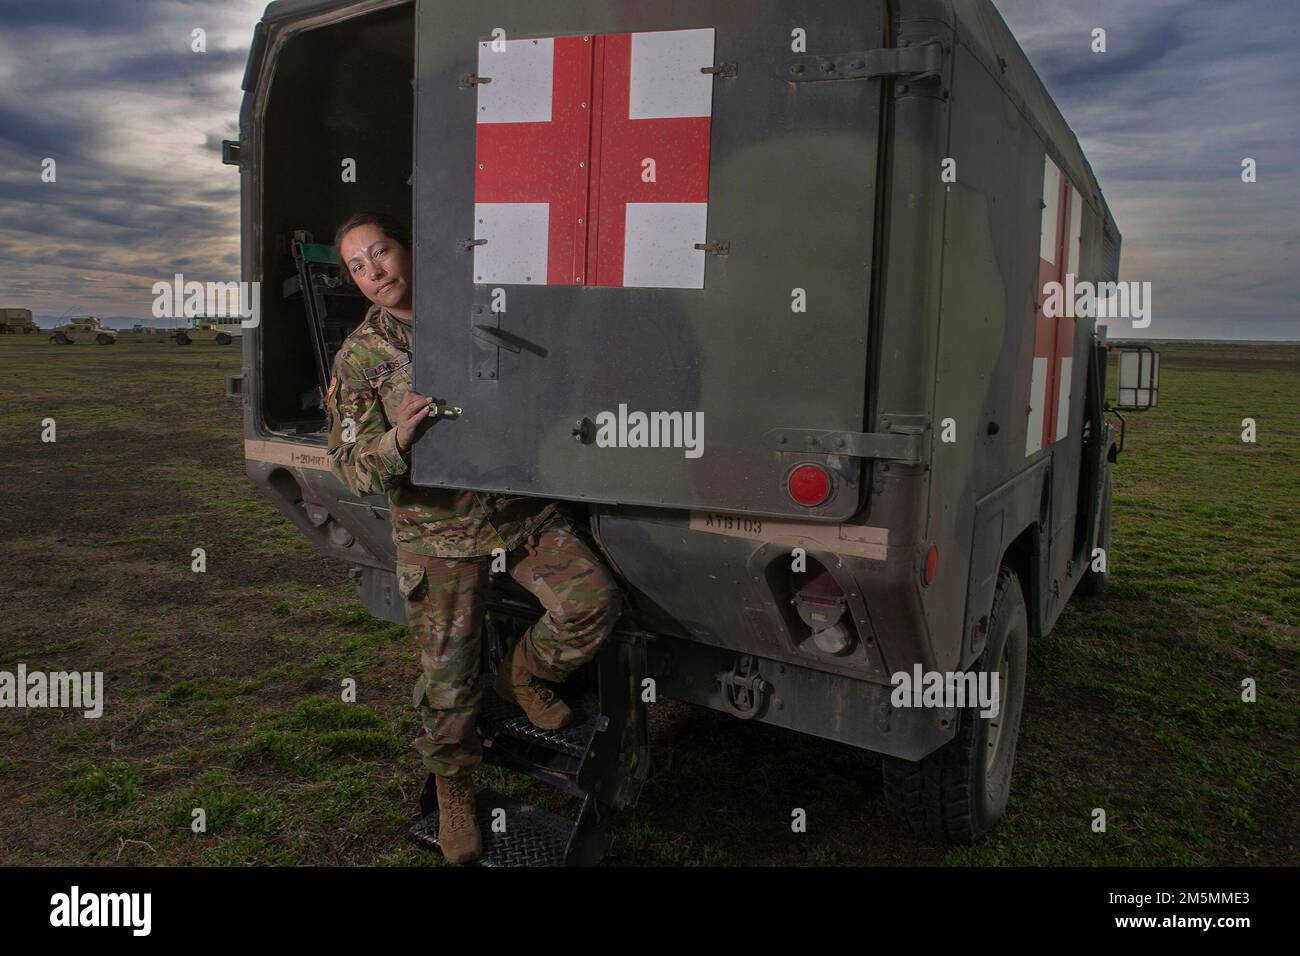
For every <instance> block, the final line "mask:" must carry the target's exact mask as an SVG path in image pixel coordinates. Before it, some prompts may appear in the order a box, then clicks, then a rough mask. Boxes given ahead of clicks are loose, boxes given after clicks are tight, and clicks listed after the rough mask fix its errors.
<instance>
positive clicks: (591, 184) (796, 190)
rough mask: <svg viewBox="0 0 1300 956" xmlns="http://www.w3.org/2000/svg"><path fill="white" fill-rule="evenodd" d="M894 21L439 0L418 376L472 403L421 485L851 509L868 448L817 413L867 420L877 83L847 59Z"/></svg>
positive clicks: (423, 79)
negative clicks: (847, 448) (818, 434)
mask: <svg viewBox="0 0 1300 956" xmlns="http://www.w3.org/2000/svg"><path fill="white" fill-rule="evenodd" d="M883 33H884V20H883V10H882V8H881V6H880V4H878V3H873V2H866V3H863V2H851V0H838V2H824V0H799V2H795V0H790V2H767V3H761V4H759V3H738V2H736V0H690V2H678V0H670V2H656V3H653V4H648V3H632V2H608V0H600V2H597V0H561V2H548V3H543V4H521V3H512V2H505V0H481V2H476V3H475V4H472V5H470V4H464V3H459V2H450V0H419V3H418V7H417V17H416V34H417V81H416V134H415V139H416V162H415V193H414V206H415V215H414V227H415V259H416V263H415V289H416V299H415V305H416V362H415V365H416V372H415V387H416V388H417V390H419V391H420V392H423V393H425V394H432V395H434V396H436V397H438V398H440V399H444V400H446V401H447V402H449V403H450V404H452V405H457V406H460V407H461V408H462V410H463V411H462V414H461V416H460V417H459V418H457V419H454V420H453V419H443V420H440V421H438V422H436V423H435V424H434V425H433V426H432V427H430V428H429V429H428V431H427V432H426V433H425V434H423V435H422V436H421V437H420V439H419V440H418V441H417V442H416V445H415V452H414V465H413V475H414V481H415V482H416V483H417V484H421V485H431V486H442V487H461V488H475V489H481V490H488V491H499V492H510V493H518V494H529V495H537V496H541V497H553V498H567V499H574V500H590V501H603V502H619V503H629V504H641V505H652V506H661V507H671V508H681V509H700V510H718V511H733V512H750V513H755V514H767V515H778V516H780V515H798V516H801V517H805V518H823V519H827V520H832V519H834V520H842V519H844V518H846V517H848V516H849V515H851V514H852V513H853V512H854V511H855V510H856V509H857V507H858V504H859V499H860V494H861V485H862V467H863V460H862V459H861V458H854V457H848V456H846V455H843V454H838V455H837V454H833V453H831V452H833V451H834V447H831V446H832V445H833V444H834V443H833V442H832V441H827V442H825V443H824V444H822V445H816V444H810V436H809V434H808V432H807V430H828V431H831V432H836V431H838V432H844V433H852V432H860V431H862V429H863V418H864V408H865V400H866V394H865V389H866V382H867V367H868V355H867V349H868V342H869V340H870V337H869V335H868V327H869V322H870V316H869V315H868V302H869V298H870V297H869V290H870V288H871V280H872V276H871V265H872V238H873V222H874V202H875V193H876V155H877V141H878V136H879V126H880V101H881V82H882V81H881V80H880V79H879V78H865V77H864V78H856V79H844V78H840V77H841V75H842V72H843V71H849V72H852V71H853V70H855V69H860V68H861V67H862V58H863V56H862V55H864V54H865V53H866V52H867V51H872V50H876V49H878V48H880V47H881V46H882V45H883ZM816 54H829V55H833V59H832V60H829V61H828V60H825V59H818V58H817V56H816ZM828 62H829V63H830V64H831V65H830V67H829V69H828V67H827V63H828ZM837 71H840V72H839V73H837ZM782 429H784V430H786V431H779V430H782ZM823 437H825V436H823ZM832 438H833V436H832ZM841 447H843V446H841ZM787 449H788V450H787ZM807 464H812V465H814V466H815V470H814V471H811V472H810V471H808V470H807V469H806V468H804V469H803V470H800V466H801V465H807ZM818 472H821V473H824V474H825V476H826V477H828V478H829V482H828V483H827V487H826V488H825V489H824V491H825V495H824V497H823V498H820V499H819V498H818V495H819V493H820V491H821V490H822V489H820V488H819V484H820V482H821V480H822V479H821V478H819V477H818ZM792 480H793V481H794V483H795V493H792V491H791V488H790V483H791V481H792ZM796 494H797V495H798V496H800V497H803V498H804V499H805V501H810V500H811V501H814V502H815V503H813V504H806V503H800V502H799V501H798V500H796Z"/></svg>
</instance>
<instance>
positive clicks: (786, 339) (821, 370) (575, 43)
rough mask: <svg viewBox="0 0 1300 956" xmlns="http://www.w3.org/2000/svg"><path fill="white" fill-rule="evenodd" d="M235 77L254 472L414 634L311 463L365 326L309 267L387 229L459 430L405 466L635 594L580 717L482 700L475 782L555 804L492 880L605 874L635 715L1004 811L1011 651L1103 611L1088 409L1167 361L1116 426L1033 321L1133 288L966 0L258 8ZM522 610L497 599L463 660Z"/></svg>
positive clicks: (418, 344) (350, 510)
mask: <svg viewBox="0 0 1300 956" xmlns="http://www.w3.org/2000/svg"><path fill="white" fill-rule="evenodd" d="M417 11H418V16H417ZM417 24H418V30H417ZM417 79H418V82H416V80H417ZM244 90H245V91H246V95H245V97H244V102H243V108H242V111H241V114H240V139H239V141H238V142H228V143H226V144H224V146H223V158H224V160H225V161H226V162H228V163H230V164H232V165H237V166H238V167H239V169H240V173H241V189H242V213H243V218H242V239H243V260H242V261H243V269H242V272H243V278H244V279H245V280H246V281H260V283H261V288H262V289H263V290H264V292H267V291H268V290H275V291H276V293H282V294H264V296H263V299H262V304H261V314H260V324H259V326H258V327H257V328H254V329H249V330H247V331H246V334H245V336H244V365H245V368H246V374H247V381H246V382H245V381H244V380H243V379H242V378H235V379H234V380H233V381H232V382H231V383H230V389H231V391H232V392H235V393H239V392H242V393H243V395H244V399H245V418H244V438H245V456H246V460H247V470H248V474H249V477H250V478H251V479H252V480H253V481H255V482H256V483H258V484H259V485H260V486H261V488H262V489H263V491H264V492H265V493H266V494H267V496H268V497H269V498H270V499H271V500H272V501H274V502H275V503H276V504H277V505H278V506H279V507H280V509H281V510H282V511H283V512H284V513H285V514H286V515H288V516H290V517H291V518H292V519H293V520H294V521H295V522H296V523H297V525H298V527H299V528H300V529H301V530H302V532H303V533H304V534H305V535H306V536H307V537H308V538H309V539H310V540H311V541H313V542H314V543H315V544H316V545H317V546H318V547H319V548H320V549H321V550H322V551H323V552H325V553H327V554H329V555H332V556H335V557H338V558H341V559H344V560H347V561H350V562H352V564H353V577H354V580H355V581H356V584H357V587H358V589H359V592H360V595H361V598H362V600H363V602H364V604H365V606H366V607H367V608H368V609H369V610H370V612H371V613H372V614H375V615H377V616H380V617H384V618H387V619H390V620H394V621H401V620H403V619H404V608H403V603H402V601H401V598H400V596H399V594H398V592H397V588H396V583H395V580H394V574H393V565H394V546H393V542H392V539H391V534H390V524H389V520H388V511H387V501H386V499H385V498H384V497H383V496H376V497H369V498H365V499H360V500H359V499H357V498H356V497H354V496H353V495H351V494H350V493H349V492H348V491H347V489H346V488H344V487H343V486H342V485H341V484H340V483H339V482H338V481H337V480H335V478H334V476H333V475H332V474H331V472H330V471H329V468H328V458H327V455H326V434H327V425H328V423H327V421H326V414H325V411H324V410H323V407H322V404H323V403H322V396H323V394H324V392H325V390H326V388H327V379H328V370H329V368H330V365H331V363H332V359H333V353H334V351H336V350H337V347H338V342H339V341H341V335H342V334H346V331H347V330H348V329H349V328H351V327H352V326H353V325H354V324H355V323H356V322H357V321H358V319H359V318H360V317H361V316H362V315H363V313H364V311H365V307H366V302H365V301H364V300H362V299H361V298H360V297H359V296H358V295H357V294H356V293H355V290H351V289H350V288H349V287H348V286H347V284H346V283H344V282H341V281H340V276H339V267H338V264H337V262H335V261H334V260H333V256H332V254H331V251H330V250H329V248H328V247H310V246H308V245H305V244H304V243H302V242H300V241H299V240H297V239H295V238H293V237H295V236H296V235H301V234H302V233H303V232H306V233H310V234H314V235H320V236H329V235H332V233H333V230H334V229H335V227H336V226H337V225H338V224H339V223H340V222H342V221H343V220H344V219H345V218H347V216H348V215H350V214H351V213H354V212H356V211H358V210H361V209H380V210H386V211H390V212H404V211H408V210H409V211H410V212H411V213H412V215H413V221H414V238H415V241H414V268H415V278H416V283H415V316H416V328H415V354H414V356H413V357H412V362H411V365H410V368H411V369H412V370H413V385H414V387H415V388H416V390H418V391H420V392H422V393H424V394H429V395H433V396H435V397H437V398H440V399H442V400H446V401H448V402H452V403H454V404H455V405H457V406H460V407H462V409H463V412H462V414H461V416H460V417H459V418H457V419H455V420H439V421H438V422H437V423H435V424H434V425H433V426H431V427H428V428H427V429H426V430H425V431H424V433H423V434H422V435H421V436H420V437H419V438H418V440H417V441H416V443H415V446H414V450H413V453H412V462H413V465H412V469H413V470H412V480H413V481H414V482H415V483H416V484H418V485H427V486H430V487H455V488H471V489H479V490H484V491H492V492H499V493H510V494H523V495H532V496H537V497H540V498H550V499H558V500H561V501H562V502H564V503H565V504H564V507H565V508H566V509H567V510H568V511H569V513H570V514H571V515H572V516H573V517H574V518H575V519H576V524H577V527H578V529H579V533H580V534H582V535H583V536H584V537H585V538H587V540H588V541H589V542H590V543H591V544H592V546H593V547H595V548H597V549H598V550H599V551H600V553H602V554H603V555H604V556H605V558H606V559H607V561H608V562H609V564H610V566H611V567H612V568H613V569H614V571H615V573H616V574H617V575H618V577H619V580H620V582H621V584H622V586H623V588H624V591H625V593H626V594H627V596H628V601H627V610H626V611H625V613H624V615H623V619H622V622H621V624H620V627H619V630H618V631H617V632H616V634H615V637H614V639H612V640H611V641H610V642H609V644H607V645H606V647H605V648H604V649H602V652H601V655H600V656H599V657H598V659H597V661H596V662H595V664H594V665H593V666H592V668H591V673H590V674H589V675H588V677H589V678H590V679H589V681H588V682H587V683H585V684H579V685H578V686H573V684H574V682H573V681H570V686H568V687H567V688H566V691H565V692H566V694H568V695H569V696H570V697H571V698H572V702H573V703H574V705H575V707H576V709H577V710H578V712H579V715H580V716H579V719H578V720H577V721H576V722H575V724H574V725H573V726H571V727H568V728H565V729H564V730H563V731H560V732H542V731H538V730H536V728H533V727H532V726H531V725H530V724H529V723H528V721H527V720H526V719H523V718H522V716H521V714H520V712H519V711H518V710H516V709H514V708H513V707H512V706H510V705H507V704H505V703H504V702H502V701H501V700H499V699H497V698H496V697H495V696H494V694H493V693H492V691H491V681H490V680H488V681H485V683H484V686H485V690H484V702H483V709H482V713H481V715H480V718H479V732H480V735H481V736H482V737H483V738H484V739H485V740H486V741H488V742H490V743H491V744H492V745H491V746H490V747H487V748H485V759H486V760H488V761H490V762H493V763H496V764H499V765H501V766H504V767H507V768H510V769H512V770H515V771H518V772H520V773H524V774H527V775H529V776H531V777H533V778H535V779H538V780H542V781H545V782H546V783H548V784H551V785H554V786H556V787H558V788H560V789H561V790H563V791H565V792H566V793H569V794H571V795H573V796H575V797H577V798H579V799H580V800H581V809H580V810H579V812H578V815H577V821H576V822H570V823H569V824H568V825H567V826H564V825H561V823H560V822H559V821H557V820H556V818H554V817H552V816H551V815H549V814H546V813H543V812H541V811H529V812H513V811H512V812H511V814H510V815H509V819H510V821H511V823H510V826H509V828H508V830H509V832H508V833H506V834H500V833H490V832H489V831H488V828H486V827H485V828H484V831H483V836H484V841H485V851H486V852H485V857H484V861H483V862H485V863H501V862H515V861H523V860H539V859H546V860H553V861H560V860H563V861H564V862H567V863H574V862H583V861H590V860H592V859H595V858H597V857H598V856H599V855H600V853H601V851H602V847H603V846H604V840H605V831H606V827H607V825H608V821H609V819H610V815H611V813H612V812H613V811H615V810H618V809H619V808H622V807H626V806H629V805H631V804H632V803H634V802H635V801H636V799H637V795H638V793H639V791H640V787H641V783H642V782H643V781H644V780H645V776H646V773H647V770H648V767H649V753H648V747H647V734H646V710H647V707H653V706H654V704H653V703H652V702H651V701H653V700H657V699H661V698H662V697H674V698H678V699H680V700H685V701H691V702H694V703H696V704H700V705H703V706H705V707H710V708H714V709H716V710H719V711H722V712H725V713H728V714H731V715H734V716H735V717H737V718H740V719H744V720H753V721H759V722H764V723H769V724H773V725H776V726H778V727H782V728H787V729H790V730H795V731H799V732H802V733H805V734H810V735H813V736H816V737H821V738H826V739H830V740H834V741H838V742H840V743H843V744H846V745H848V746H852V747H858V748H863V749H867V750H872V751H876V752H879V753H881V754H883V755H885V759H884V783H885V787H884V792H885V796H886V799H887V802H888V803H889V804H890V805H891V807H892V808H893V809H894V810H895V811H896V812H897V813H898V815H899V816H900V817H901V818H902V820H904V821H905V822H906V823H907V824H908V825H909V826H911V827H912V828H914V829H916V830H917V831H920V832H925V833H929V834H933V835H934V836H936V837H939V838H943V839H947V840H952V841H969V840H973V839H975V838H978V837H979V836H980V835H981V834H983V833H985V832H986V831H987V830H988V829H989V828H990V827H992V826H993V825H994V823H995V822H996V821H997V820H998V818H999V817H1000V816H1001V814H1002V812H1003V810H1004V808H1005V807H1006V805H1007V800H1008V795H1009V790H1010V783H1011V770H1012V766H1013V760H1014V755H1015V749H1016V739H1017V735H1018V731H1019V724H1020V717H1021V710H1022V704H1023V700H1024V685H1025V670H1026V653H1027V646H1028V643H1029V642H1030V641H1032V640H1035V639H1037V638H1039V637H1040V636H1042V635H1044V634H1047V633H1048V632H1049V631H1050V630H1051V629H1052V627H1053V625H1054V624H1055V622H1056V620H1057V619H1058V617H1059V616H1060V614H1061V612H1062V610H1063V609H1064V607H1065V605H1066V602H1067V601H1068V600H1069V599H1070V597H1071V595H1072V594H1073V593H1074V592H1075V591H1076V590H1081V591H1085V592H1088V593H1098V592H1100V591H1101V590H1102V589H1103V588H1104V586H1105V584H1106V580H1107V574H1108V570H1107V569H1108V564H1107V563H1106V562H1107V558H1108V556H1107V554H1106V551H1107V549H1108V548H1109V543H1110V520H1111V477H1110V474H1111V466H1112V463H1114V462H1115V461H1116V460H1117V456H1118V454H1119V451H1120V449H1121V448H1122V431H1121V430H1120V429H1119V428H1117V427H1116V425H1115V424H1113V423H1112V420H1111V418H1109V417H1108V413H1109V412H1111V411H1114V410H1115V409H1120V410H1126V409H1128V408H1135V409H1136V408H1143V407H1149V406H1150V405H1152V404H1154V400H1155V390H1156V372H1155V367H1156V366H1155V362H1154V356H1153V355H1136V354H1135V355H1132V356H1131V357H1132V358H1133V359H1134V360H1133V361H1131V362H1130V361H1129V358H1130V356H1127V355H1126V356H1124V361H1122V362H1121V365H1120V370H1121V382H1120V385H1121V390H1120V392H1119V394H1120V396H1122V397H1125V396H1126V397H1127V400H1122V401H1118V402H1116V404H1115V405H1114V406H1113V407H1112V406H1111V405H1110V404H1108V402H1107V398H1106V376H1107V352H1108V346H1107V342H1106V337H1105V327H1104V326H1097V324H1096V322H1095V320H1094V319H1092V318H1087V317H1082V316H1080V317H1078V318H1074V317H1052V316H1051V315H1050V314H1049V311H1048V310H1047V309H1046V308H1044V302H1045V301H1046V299H1047V296H1048V288H1049V285H1050V284H1052V283H1054V282H1056V281H1058V280H1065V279H1066V278H1067V277H1070V278H1071V280H1073V279H1079V280H1089V281H1093V282H1099V281H1114V280H1116V279H1117V276H1118V269H1119V252H1120V234H1119V230H1118V229H1117V227H1116V224H1115V221H1114V219H1113V218H1112V216H1111V213H1110V210H1109V208H1108V207H1107V205H1106V202H1105V200H1104V198H1103V197H1102V194H1101V189H1100V187H1099V186H1098V184H1097V180H1096V179H1095V177H1094V176H1093V173H1092V170H1091V168H1090V166H1089V164H1088V162H1087V160H1086V158H1085V157H1084V155H1083V152H1082V151H1081V149H1080V147H1079V144H1078V141H1077V140H1076V138H1075V136H1074V134H1073V133H1072V132H1071V131H1070V128H1069V126H1068V125H1067V124H1066V122H1065V120H1064V119H1063V118H1062V116H1061V114H1060V112H1059V111H1058V110H1057V108H1056V106H1055V105H1054V104H1053V102H1052V100H1051V98H1050V97H1049V95H1048V93H1047V91H1046V90H1045V88H1044V87H1043V84H1042V83H1041V82H1040V80H1039V79H1038V77H1037V75H1036V74H1035V73H1034V70H1033V68H1032V67H1031V66H1030V64H1029V61H1028V60H1027V59H1026V57H1025V55H1024V54H1023V53H1022V51H1021V50H1020V48H1019V46H1018V45H1017V43H1016V41H1015V39H1014V38H1013V37H1012V35H1011V33H1010V31H1009V30H1008V28H1007V27H1006V25H1005V23H1004V22H1003V20H1002V18H1001V16H1000V15H999V14H998V12H997V10H996V9H995V8H994V6H993V4H992V3H991V2H989V0H851V2H850V0H821V2H817V3H813V2H811V0H788V2H780V0H773V2H768V3H755V4H737V3H735V2H734V0H693V2H691V3H678V2H664V3H655V4H646V3H633V2H631V0H556V2H553V3H547V4H534V3H522V2H506V0H480V2H479V3H476V4H472V5H470V4H463V3H453V2H451V0H416V2H384V0H373V2H367V3H358V2H354V0H347V2H343V0H339V2H331V0H281V2H277V3H272V4H271V5H270V6H269V7H267V9H266V12H265V14H264V15H263V19H262V21H261V22H260V23H259V24H258V25H257V28H256V32H255V34H254V40H253V46H252V50H251V53H250V56H249V60H248V66H247V70H246V72H245V76H244ZM633 120H635V122H632V121H633ZM381 132H382V135H381ZM310 156H348V157H352V158H354V159H355V160H356V162H357V166H358V168H359V169H364V170H366V174H365V175H364V176H362V177H360V178H359V179H358V181H357V182H356V183H346V184H342V183H340V182H338V181H337V179H338V177H337V176H336V177H334V179H333V180H331V179H330V177H328V176H317V175H308V174H307V173H306V172H305V169H306V167H305V166H304V159H303V158H304V157H310ZM1126 376H1128V378H1127V380H1126V378H1125V377H1126ZM629 409H630V410H631V411H629ZM1119 421H1121V423H1122V420H1119ZM702 422H707V424H708V429H707V432H706V433H705V432H701V431H698V430H696V431H695V432H694V436H693V437H692V434H691V433H690V430H689V429H688V427H687V426H688V425H691V424H695V425H697V426H698V425H699V424H701V423H702ZM705 434H707V442H704V441H703V439H704V437H705ZM538 613H539V605H538V604H537V603H536V602H535V601H534V600H533V599H532V597H531V595H529V594H528V593H527V592H525V591H523V589H521V588H519V587H518V586H517V585H515V584H514V582H513V581H512V580H511V579H510V578H509V576H508V575H497V576H495V577H494V578H493V582H492V599H491V608H490V611H489V614H488V617H487V625H486V637H485V640H484V659H483V666H484V668H485V670H487V671H490V670H492V669H493V668H494V667H495V665H496V663H497V662H498V661H499V660H500V655H501V651H502V646H503V641H504V640H505V638H507V637H508V636H509V635H511V634H517V633H519V632H520V631H521V630H522V629H523V628H525V627H527V626H528V625H529V624H531V622H532V621H533V620H535V619H536V617H537V615H538ZM412 666H413V667H414V664H413V665H412ZM914 675H915V678H916V683H915V684H914V686H912V687H911V693H903V694H901V695H900V694H899V690H900V688H905V687H906V684H907V683H911V682H912V680H913V677H914ZM963 675H965V676H966V677H970V676H978V677H979V678H980V679H981V680H987V681H988V683H989V684H992V682H993V681H994V680H996V681H997V686H998V687H999V698H1000V703H999V705H998V706H997V707H996V708H994V709H993V710H992V711H988V710H983V709H982V708H981V707H980V706H979V705H978V704H976V703H974V702H972V700H971V698H970V697H966V698H965V699H964V700H962V701H957V702H954V699H953V697H952V694H951V692H952V690H953V688H954V686H955V679H956V678H958V677H962V676H963ZM935 677H937V678H938V680H939V684H940V688H939V689H940V691H944V693H940V694H936V695H935V696H934V698H933V699H932V698H931V697H930V694H929V689H930V688H932V687H933V678H935ZM923 686H924V687H925V688H926V690H925V693H924V694H923V693H922V688H923ZM966 687H967V689H968V690H969V688H970V685H969V683H968V684H966ZM864 799H865V797H864ZM485 801H486V804H487V805H488V806H490V807H513V806H515V805H514V803H513V802H512V801H511V800H510V799H509V798H508V797H506V796H504V795H500V794H493V793H491V792H484V793H481V794H480V797H479V806H480V807H482V806H484V803H485ZM422 805H423V807H424V809H425V810H426V811H427V812H428V814H429V815H428V816H427V817H426V818H425V820H424V821H422V823H421V824H419V825H418V826H417V827H416V829H415V830H414V831H413V833H412V836H413V838H414V839H416V840H418V841H420V842H422V843H436V841H437V820H436V812H435V807H434V806H433V801H432V799H431V795H430V792H429V788H428V785H427V782H426V787H425V790H424V792H423V794H422Z"/></svg>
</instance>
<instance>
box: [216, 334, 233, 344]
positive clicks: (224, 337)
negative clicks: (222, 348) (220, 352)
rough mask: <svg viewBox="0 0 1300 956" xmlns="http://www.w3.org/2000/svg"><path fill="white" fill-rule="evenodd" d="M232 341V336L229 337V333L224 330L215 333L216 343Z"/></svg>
mask: <svg viewBox="0 0 1300 956" xmlns="http://www.w3.org/2000/svg"><path fill="white" fill-rule="evenodd" d="M233 341H234V339H232V338H231V337H230V336H229V335H227V334H226V333H225V332H218V333H217V344H218V345H229V344H230V343H231V342H233Z"/></svg>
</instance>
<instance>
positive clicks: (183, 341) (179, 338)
mask: <svg viewBox="0 0 1300 956" xmlns="http://www.w3.org/2000/svg"><path fill="white" fill-rule="evenodd" d="M176 344H177V345H189V344H190V337H189V336H188V335H186V334H185V333H184V332H177V333H176Z"/></svg>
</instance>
